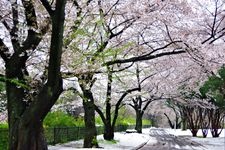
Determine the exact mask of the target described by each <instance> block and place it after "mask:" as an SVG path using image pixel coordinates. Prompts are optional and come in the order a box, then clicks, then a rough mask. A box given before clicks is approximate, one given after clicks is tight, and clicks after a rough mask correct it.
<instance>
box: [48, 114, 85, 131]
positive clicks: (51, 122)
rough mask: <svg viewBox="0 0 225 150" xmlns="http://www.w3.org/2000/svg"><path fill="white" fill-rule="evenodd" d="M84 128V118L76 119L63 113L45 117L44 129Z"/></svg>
mask: <svg viewBox="0 0 225 150" xmlns="http://www.w3.org/2000/svg"><path fill="white" fill-rule="evenodd" d="M71 126H84V120H83V118H74V117H72V116H70V115H68V114H66V113H64V112H62V111H56V112H50V113H48V115H47V116H46V117H45V120H44V127H71Z"/></svg>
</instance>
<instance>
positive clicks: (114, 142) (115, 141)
mask: <svg viewBox="0 0 225 150" xmlns="http://www.w3.org/2000/svg"><path fill="white" fill-rule="evenodd" d="M98 142H99V143H102V144H112V145H113V144H116V143H118V142H119V141H118V140H111V141H107V140H98Z"/></svg>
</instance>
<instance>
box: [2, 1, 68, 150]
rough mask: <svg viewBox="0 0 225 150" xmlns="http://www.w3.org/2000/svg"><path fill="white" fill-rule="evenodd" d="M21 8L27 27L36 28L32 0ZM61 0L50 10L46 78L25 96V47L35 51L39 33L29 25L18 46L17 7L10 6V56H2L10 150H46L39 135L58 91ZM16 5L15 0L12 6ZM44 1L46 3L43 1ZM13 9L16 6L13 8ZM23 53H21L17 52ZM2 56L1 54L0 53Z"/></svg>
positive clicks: (62, 8) (58, 93)
mask: <svg viewBox="0 0 225 150" xmlns="http://www.w3.org/2000/svg"><path fill="white" fill-rule="evenodd" d="M22 2H23V6H24V9H25V16H26V21H27V26H28V27H30V28H35V29H36V25H37V22H36V16H35V11H34V6H33V4H32V1H22ZM65 3H66V1H65V0H57V1H56V5H55V9H54V11H53V10H51V11H50V9H51V8H50V7H48V6H49V5H48V6H47V7H48V8H47V9H48V11H49V12H51V14H50V15H51V19H52V38H51V46H50V55H49V58H50V59H49V65H48V81H47V83H46V84H45V85H43V88H42V89H41V90H40V91H37V92H38V93H39V94H38V95H36V96H34V95H29V96H31V97H32V98H30V99H27V93H29V88H27V87H28V84H27V83H26V82H27V81H26V80H25V78H24V76H25V75H26V76H28V75H29V74H28V72H27V70H26V61H27V59H28V56H27V52H26V50H29V51H30V50H31V49H33V50H35V49H36V47H37V46H38V44H39V43H40V41H41V36H42V34H41V33H36V31H34V30H32V29H30V28H29V30H28V35H27V39H26V41H25V42H24V43H23V44H22V45H23V47H22V46H20V44H18V41H17V37H18V35H17V34H18V33H17V23H15V22H17V21H18V13H17V12H18V10H16V9H14V7H13V8H12V9H13V10H14V11H13V20H14V27H13V28H14V30H13V32H15V33H12V34H11V36H12V38H13V39H12V45H13V48H14V53H13V54H12V56H11V57H10V58H6V57H5V58H4V60H5V67H6V71H5V72H6V74H5V77H6V93H7V108H8V123H9V149H10V150H46V149H47V143H46V141H45V138H44V134H43V127H42V122H43V119H44V117H45V116H46V115H47V113H48V112H49V110H50V109H51V107H52V106H53V105H54V103H55V102H56V100H57V99H58V97H59V95H60V94H61V92H62V79H61V75H60V66H61V65H60V64H61V53H62V43H63V41H62V38H63V27H64V9H65ZM15 4H17V1H15V3H14V5H15ZM45 4H46V3H45ZM15 8H17V7H15ZM21 54H23V55H21ZM1 56H2V55H1Z"/></svg>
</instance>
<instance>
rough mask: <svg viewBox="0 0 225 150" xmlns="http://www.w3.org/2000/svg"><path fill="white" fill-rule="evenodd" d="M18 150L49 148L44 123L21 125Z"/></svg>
mask: <svg viewBox="0 0 225 150" xmlns="http://www.w3.org/2000/svg"><path fill="white" fill-rule="evenodd" d="M18 131H19V132H18V139H19V140H18V146H17V150H47V149H48V147H47V143H46V140H45V138H44V130H43V127H42V124H36V125H29V126H22V125H21V127H19V130H18Z"/></svg>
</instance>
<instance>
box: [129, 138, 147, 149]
mask: <svg viewBox="0 0 225 150" xmlns="http://www.w3.org/2000/svg"><path fill="white" fill-rule="evenodd" d="M149 141H150V138H149V139H148V140H147V141H146V142H144V143H142V144H140V145H138V146H136V147H135V148H132V149H131V150H139V149H141V148H142V147H144V146H145V145H146V144H147V143H148V142H149Z"/></svg>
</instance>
